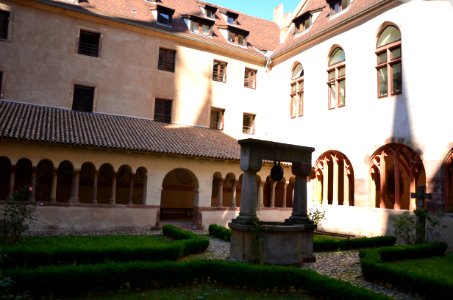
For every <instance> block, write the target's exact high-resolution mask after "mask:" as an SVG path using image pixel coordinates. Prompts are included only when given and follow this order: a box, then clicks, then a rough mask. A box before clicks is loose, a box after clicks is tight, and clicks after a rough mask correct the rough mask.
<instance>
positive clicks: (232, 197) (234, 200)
mask: <svg viewBox="0 0 453 300" xmlns="http://www.w3.org/2000/svg"><path fill="white" fill-rule="evenodd" d="M237 185H238V183H237V181H236V180H235V181H233V190H232V191H231V194H232V195H231V208H236V187H237Z"/></svg>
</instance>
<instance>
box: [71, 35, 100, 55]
mask: <svg viewBox="0 0 453 300" xmlns="http://www.w3.org/2000/svg"><path fill="white" fill-rule="evenodd" d="M82 35H83V36H85V37H86V38H90V36H91V38H93V37H95V36H96V37H97V41H96V42H95V44H90V42H89V41H82V38H83V37H82ZM101 37H102V35H101V33H100V32H96V31H92V30H87V29H80V30H79V38H78V41H77V54H80V55H85V56H91V57H100V54H101ZM81 46H83V48H81Z"/></svg>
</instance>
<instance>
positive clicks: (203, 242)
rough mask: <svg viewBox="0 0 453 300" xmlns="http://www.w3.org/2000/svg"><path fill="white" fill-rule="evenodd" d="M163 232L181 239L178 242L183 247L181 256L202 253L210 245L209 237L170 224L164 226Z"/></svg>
mask: <svg viewBox="0 0 453 300" xmlns="http://www.w3.org/2000/svg"><path fill="white" fill-rule="evenodd" d="M162 232H163V233H164V234H165V235H166V236H168V237H171V238H174V239H176V240H181V241H180V242H179V243H177V244H178V245H180V247H181V253H180V256H187V255H191V254H196V253H202V252H204V251H206V249H207V248H208V247H209V239H208V238H206V237H202V236H199V235H198V234H195V233H193V232H191V231H188V230H183V229H181V228H178V227H176V226H173V225H170V224H168V225H165V226H164V227H162Z"/></svg>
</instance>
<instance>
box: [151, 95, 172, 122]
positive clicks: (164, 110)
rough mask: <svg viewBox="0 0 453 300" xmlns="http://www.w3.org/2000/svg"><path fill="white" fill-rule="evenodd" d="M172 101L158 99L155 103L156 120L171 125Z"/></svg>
mask: <svg viewBox="0 0 453 300" xmlns="http://www.w3.org/2000/svg"><path fill="white" fill-rule="evenodd" d="M171 104H172V101H171V100H167V99H156V101H155V103H154V120H155V121H158V122H163V123H171Z"/></svg>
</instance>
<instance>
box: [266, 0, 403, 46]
mask: <svg viewBox="0 0 453 300" xmlns="http://www.w3.org/2000/svg"><path fill="white" fill-rule="evenodd" d="M392 1H393V0H355V1H351V3H350V5H349V7H348V8H347V9H345V10H344V11H342V12H340V13H337V14H335V15H333V16H330V7H329V5H328V3H327V0H307V2H306V3H305V5H304V6H303V7H302V9H301V10H300V11H299V12H298V14H297V16H300V15H303V14H305V13H307V12H313V11H320V14H319V16H318V17H317V18H316V20H315V21H314V22H313V24H312V26H311V27H310V28H309V29H308V30H306V31H305V32H303V33H297V32H296V28H295V26H292V29H291V31H290V32H289V34H288V36H287V38H286V40H285V42H284V43H282V44H281V45H280V46H279V47H278V48H277V49H276V51H275V53H274V55H279V54H280V53H282V52H285V51H286V50H288V49H290V48H292V47H296V46H298V45H301V44H304V43H305V42H307V41H309V40H310V39H312V38H314V37H316V36H320V35H322V34H323V33H325V32H326V31H328V30H330V29H333V28H337V27H338V26H339V25H340V24H341V23H343V22H344V21H347V20H350V19H353V18H354V17H356V16H358V15H359V14H361V13H363V12H365V11H367V10H369V9H371V8H373V7H375V6H378V5H381V4H384V3H386V2H392ZM393 2H395V3H396V2H398V1H393ZM297 16H294V17H297Z"/></svg>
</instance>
